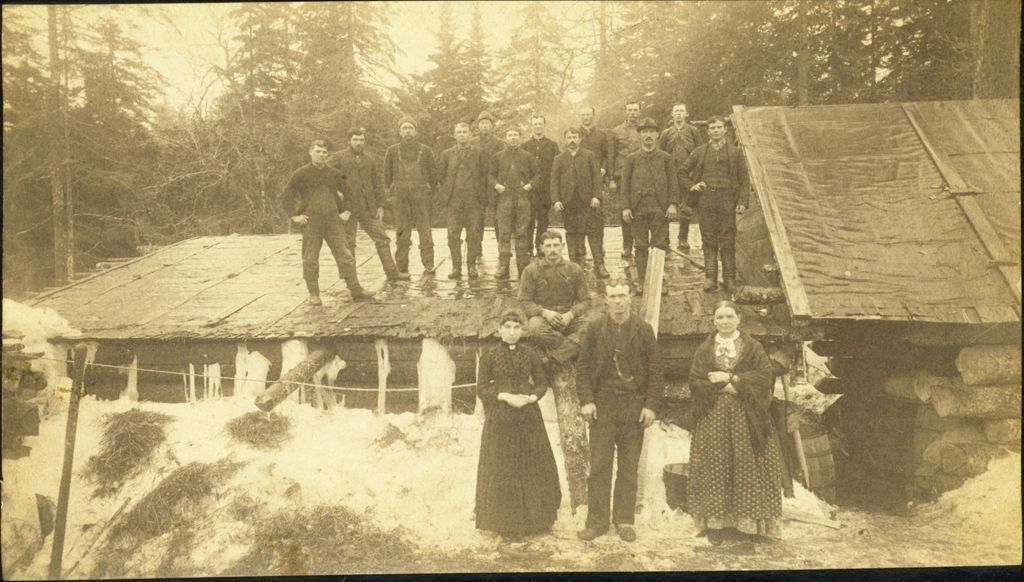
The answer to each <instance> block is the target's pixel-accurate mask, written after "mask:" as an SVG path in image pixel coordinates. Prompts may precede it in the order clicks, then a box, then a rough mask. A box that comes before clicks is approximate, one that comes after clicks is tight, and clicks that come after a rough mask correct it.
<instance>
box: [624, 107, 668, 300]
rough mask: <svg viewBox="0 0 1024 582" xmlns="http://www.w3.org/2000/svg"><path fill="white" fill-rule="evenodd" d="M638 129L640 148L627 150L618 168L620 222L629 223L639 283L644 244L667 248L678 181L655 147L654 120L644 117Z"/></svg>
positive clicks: (644, 268) (643, 270)
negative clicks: (624, 203) (631, 151)
mask: <svg viewBox="0 0 1024 582" xmlns="http://www.w3.org/2000/svg"><path fill="white" fill-rule="evenodd" d="M639 130H640V151H638V152H634V153H633V154H630V155H629V157H627V158H626V163H625V164H624V165H623V168H622V197H623V199H624V200H625V201H626V208H624V209H623V210H622V223H623V224H629V225H631V226H632V227H633V237H634V240H635V241H636V272H637V275H638V276H639V278H640V281H641V284H642V282H643V281H644V276H645V275H646V273H647V253H648V248H649V247H651V246H654V247H658V248H659V249H662V250H664V251H666V252H668V221H669V220H672V219H673V218H675V217H676V208H677V202H676V198H677V197H678V195H679V183H678V181H677V176H676V166H675V162H673V161H672V158H671V156H669V155H668V154H667V153H665V152H663V151H661V150H659V149H658V146H657V141H658V124H656V123H655V122H654V120H653V119H651V118H650V117H646V118H644V120H643V121H642V122H641V123H640V125H639Z"/></svg>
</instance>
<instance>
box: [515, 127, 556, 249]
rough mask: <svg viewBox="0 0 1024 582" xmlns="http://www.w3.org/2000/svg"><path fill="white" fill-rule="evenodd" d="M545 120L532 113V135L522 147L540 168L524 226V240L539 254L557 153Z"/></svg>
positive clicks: (545, 228)
mask: <svg viewBox="0 0 1024 582" xmlns="http://www.w3.org/2000/svg"><path fill="white" fill-rule="evenodd" d="M546 124H547V120H546V119H545V118H544V116H543V115H540V114H534V116H533V117H531V118H530V128H531V129H532V130H533V137H531V138H530V139H528V140H526V143H524V144H523V146H522V147H523V149H524V150H526V151H528V152H530V153H531V154H533V156H534V157H535V158H536V159H537V166H538V167H539V169H540V180H539V182H538V183H537V187H536V188H534V189H533V191H532V192H530V209H531V210H530V212H531V214H530V224H529V225H528V226H527V227H526V240H527V241H529V243H530V246H531V252H534V251H536V253H537V255H540V252H541V251H540V245H541V242H540V236H541V235H542V234H544V231H545V230H547V229H548V212H549V211H550V210H551V196H550V195H549V194H548V183H549V180H550V179H551V164H552V163H553V162H554V161H555V156H557V155H558V144H556V143H555V142H554V141H552V140H550V139H548V138H547V136H545V135H544V126H545V125H546Z"/></svg>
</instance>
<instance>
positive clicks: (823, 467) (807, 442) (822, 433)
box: [800, 423, 836, 503]
mask: <svg viewBox="0 0 1024 582" xmlns="http://www.w3.org/2000/svg"><path fill="white" fill-rule="evenodd" d="M800 437H801V440H803V445H804V457H805V458H806V459H807V473H808V478H809V480H810V483H807V484H806V485H807V488H808V489H810V490H811V491H813V492H814V493H816V494H817V495H818V496H819V497H821V498H823V499H824V500H825V501H828V502H829V503H832V502H834V501H835V498H836V465H835V462H834V461H833V459H832V445H831V444H830V443H829V439H828V429H827V428H826V427H825V425H822V424H818V423H804V424H801V425H800Z"/></svg>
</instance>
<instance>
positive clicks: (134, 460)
mask: <svg viewBox="0 0 1024 582" xmlns="http://www.w3.org/2000/svg"><path fill="white" fill-rule="evenodd" d="M172 420H174V419H173V417H171V416H168V415H166V414H161V413H159V412H148V411H145V410H139V409H137V408H135V409H132V410H128V411H126V412H120V413H116V414H108V415H107V416H106V417H105V418H104V427H103V437H102V439H101V440H100V451H99V453H98V454H96V455H94V456H93V457H91V458H90V459H89V460H88V462H87V464H86V469H85V471H86V477H87V478H89V479H90V480H91V481H92V482H93V483H95V484H96V491H95V493H94V494H95V495H97V496H99V495H110V494H112V493H114V492H116V491H117V489H119V488H120V487H121V485H123V484H124V482H125V481H126V480H127V479H128V478H129V477H131V476H132V475H135V474H136V473H138V472H140V471H141V470H142V468H143V467H145V466H146V464H147V463H148V462H149V460H150V459H151V458H152V457H153V453H154V452H155V451H156V449H157V447H159V446H160V445H161V444H163V442H164V441H166V440H167V434H166V432H165V431H164V426H165V425H167V424H168V423H170V422H171V421H172Z"/></svg>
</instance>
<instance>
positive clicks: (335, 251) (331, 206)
mask: <svg viewBox="0 0 1024 582" xmlns="http://www.w3.org/2000/svg"><path fill="white" fill-rule="evenodd" d="M329 155H330V154H329V152H328V150H327V142H326V141H324V140H322V139H317V140H313V142H312V143H311V144H310V146H309V158H310V163H309V164H306V165H305V166H302V167H301V168H299V169H298V170H295V173H294V174H292V175H291V177H290V178H288V184H287V185H286V186H285V188H284V193H283V194H282V196H281V201H282V203H283V205H284V209H285V212H287V213H288V216H289V217H290V218H291V223H292V225H294V226H296V227H298V228H299V229H300V231H301V232H302V278H303V279H304V280H305V281H306V289H307V290H309V303H310V304H311V305H323V301H322V300H321V299H320V249H321V248H323V244H324V241H326V242H327V246H328V248H330V249H331V254H332V255H334V262H335V263H336V264H337V265H338V276H339V277H341V278H342V279H344V280H345V284H346V285H347V286H348V291H349V293H350V294H351V295H352V300H353V301H364V300H367V299H372V298H373V293H371V292H369V291H367V290H365V289H363V287H362V286H361V285H360V284H359V278H358V277H357V276H356V264H355V260H354V259H353V258H352V253H351V252H349V249H348V241H347V238H346V237H347V235H346V233H345V224H344V223H345V222H346V221H348V220H349V219H350V218H351V217H352V210H351V208H350V205H349V202H348V201H347V196H346V192H348V190H349V186H348V184H347V183H346V182H345V176H343V175H342V174H341V172H339V171H338V170H336V169H334V168H332V167H330V166H329V165H328V164H327V158H328V156H329Z"/></svg>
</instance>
